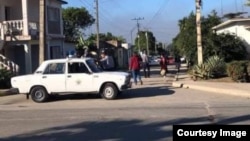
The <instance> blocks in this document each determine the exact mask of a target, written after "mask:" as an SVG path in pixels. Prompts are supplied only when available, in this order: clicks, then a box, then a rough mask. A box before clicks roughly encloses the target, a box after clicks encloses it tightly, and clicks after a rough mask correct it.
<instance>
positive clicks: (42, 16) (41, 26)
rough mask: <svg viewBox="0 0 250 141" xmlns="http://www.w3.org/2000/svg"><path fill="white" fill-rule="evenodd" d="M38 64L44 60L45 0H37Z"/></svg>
mask: <svg viewBox="0 0 250 141" xmlns="http://www.w3.org/2000/svg"><path fill="white" fill-rule="evenodd" d="M39 7H40V8H39V17H40V18H39V64H41V63H42V62H43V61H44V48H45V47H47V45H46V18H45V17H46V0H39Z"/></svg>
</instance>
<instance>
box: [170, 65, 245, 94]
mask: <svg viewBox="0 0 250 141" xmlns="http://www.w3.org/2000/svg"><path fill="white" fill-rule="evenodd" d="M186 70H187V66H186V65H185V64H182V66H181V73H179V76H178V79H177V80H176V81H174V82H173V83H172V86H173V87H179V88H186V89H195V90H201V91H207V92H214V93H219V94H226V95H234V96H242V97H247V98H250V83H230V82H204V81H193V80H192V79H191V78H190V77H189V75H188V74H187V73H186V72H187V71H186Z"/></svg>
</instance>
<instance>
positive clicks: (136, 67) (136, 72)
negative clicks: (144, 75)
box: [129, 52, 143, 85]
mask: <svg viewBox="0 0 250 141" xmlns="http://www.w3.org/2000/svg"><path fill="white" fill-rule="evenodd" d="M140 63H141V59H140V57H139V56H138V54H137V53H136V52H134V53H133V56H131V58H130V61H129V70H130V71H131V72H132V76H133V79H134V83H135V85H137V78H138V80H139V81H140V82H141V85H142V84H143V83H142V80H141V74H140V69H141V67H140Z"/></svg>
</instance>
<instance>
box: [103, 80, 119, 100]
mask: <svg viewBox="0 0 250 141" xmlns="http://www.w3.org/2000/svg"><path fill="white" fill-rule="evenodd" d="M118 92H119V91H118V89H117V87H116V86H115V85H114V84H112V83H107V84H105V86H104V88H103V89H102V94H101V95H102V97H103V98H105V99H107V100H111V99H115V98H116V97H117V94H118Z"/></svg>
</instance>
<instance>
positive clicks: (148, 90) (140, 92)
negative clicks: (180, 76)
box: [120, 86, 175, 99]
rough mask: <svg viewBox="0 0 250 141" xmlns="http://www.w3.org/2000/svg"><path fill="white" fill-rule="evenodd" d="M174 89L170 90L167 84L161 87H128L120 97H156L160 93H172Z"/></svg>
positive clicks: (160, 94)
mask: <svg viewBox="0 0 250 141" xmlns="http://www.w3.org/2000/svg"><path fill="white" fill-rule="evenodd" d="M174 93H175V91H173V90H171V89H170V88H169V87H168V86H162V87H143V88H136V89H130V90H128V91H126V92H124V93H123V94H122V95H121V97H120V99H128V98H141V97H156V96H162V95H172V94H174Z"/></svg>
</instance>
